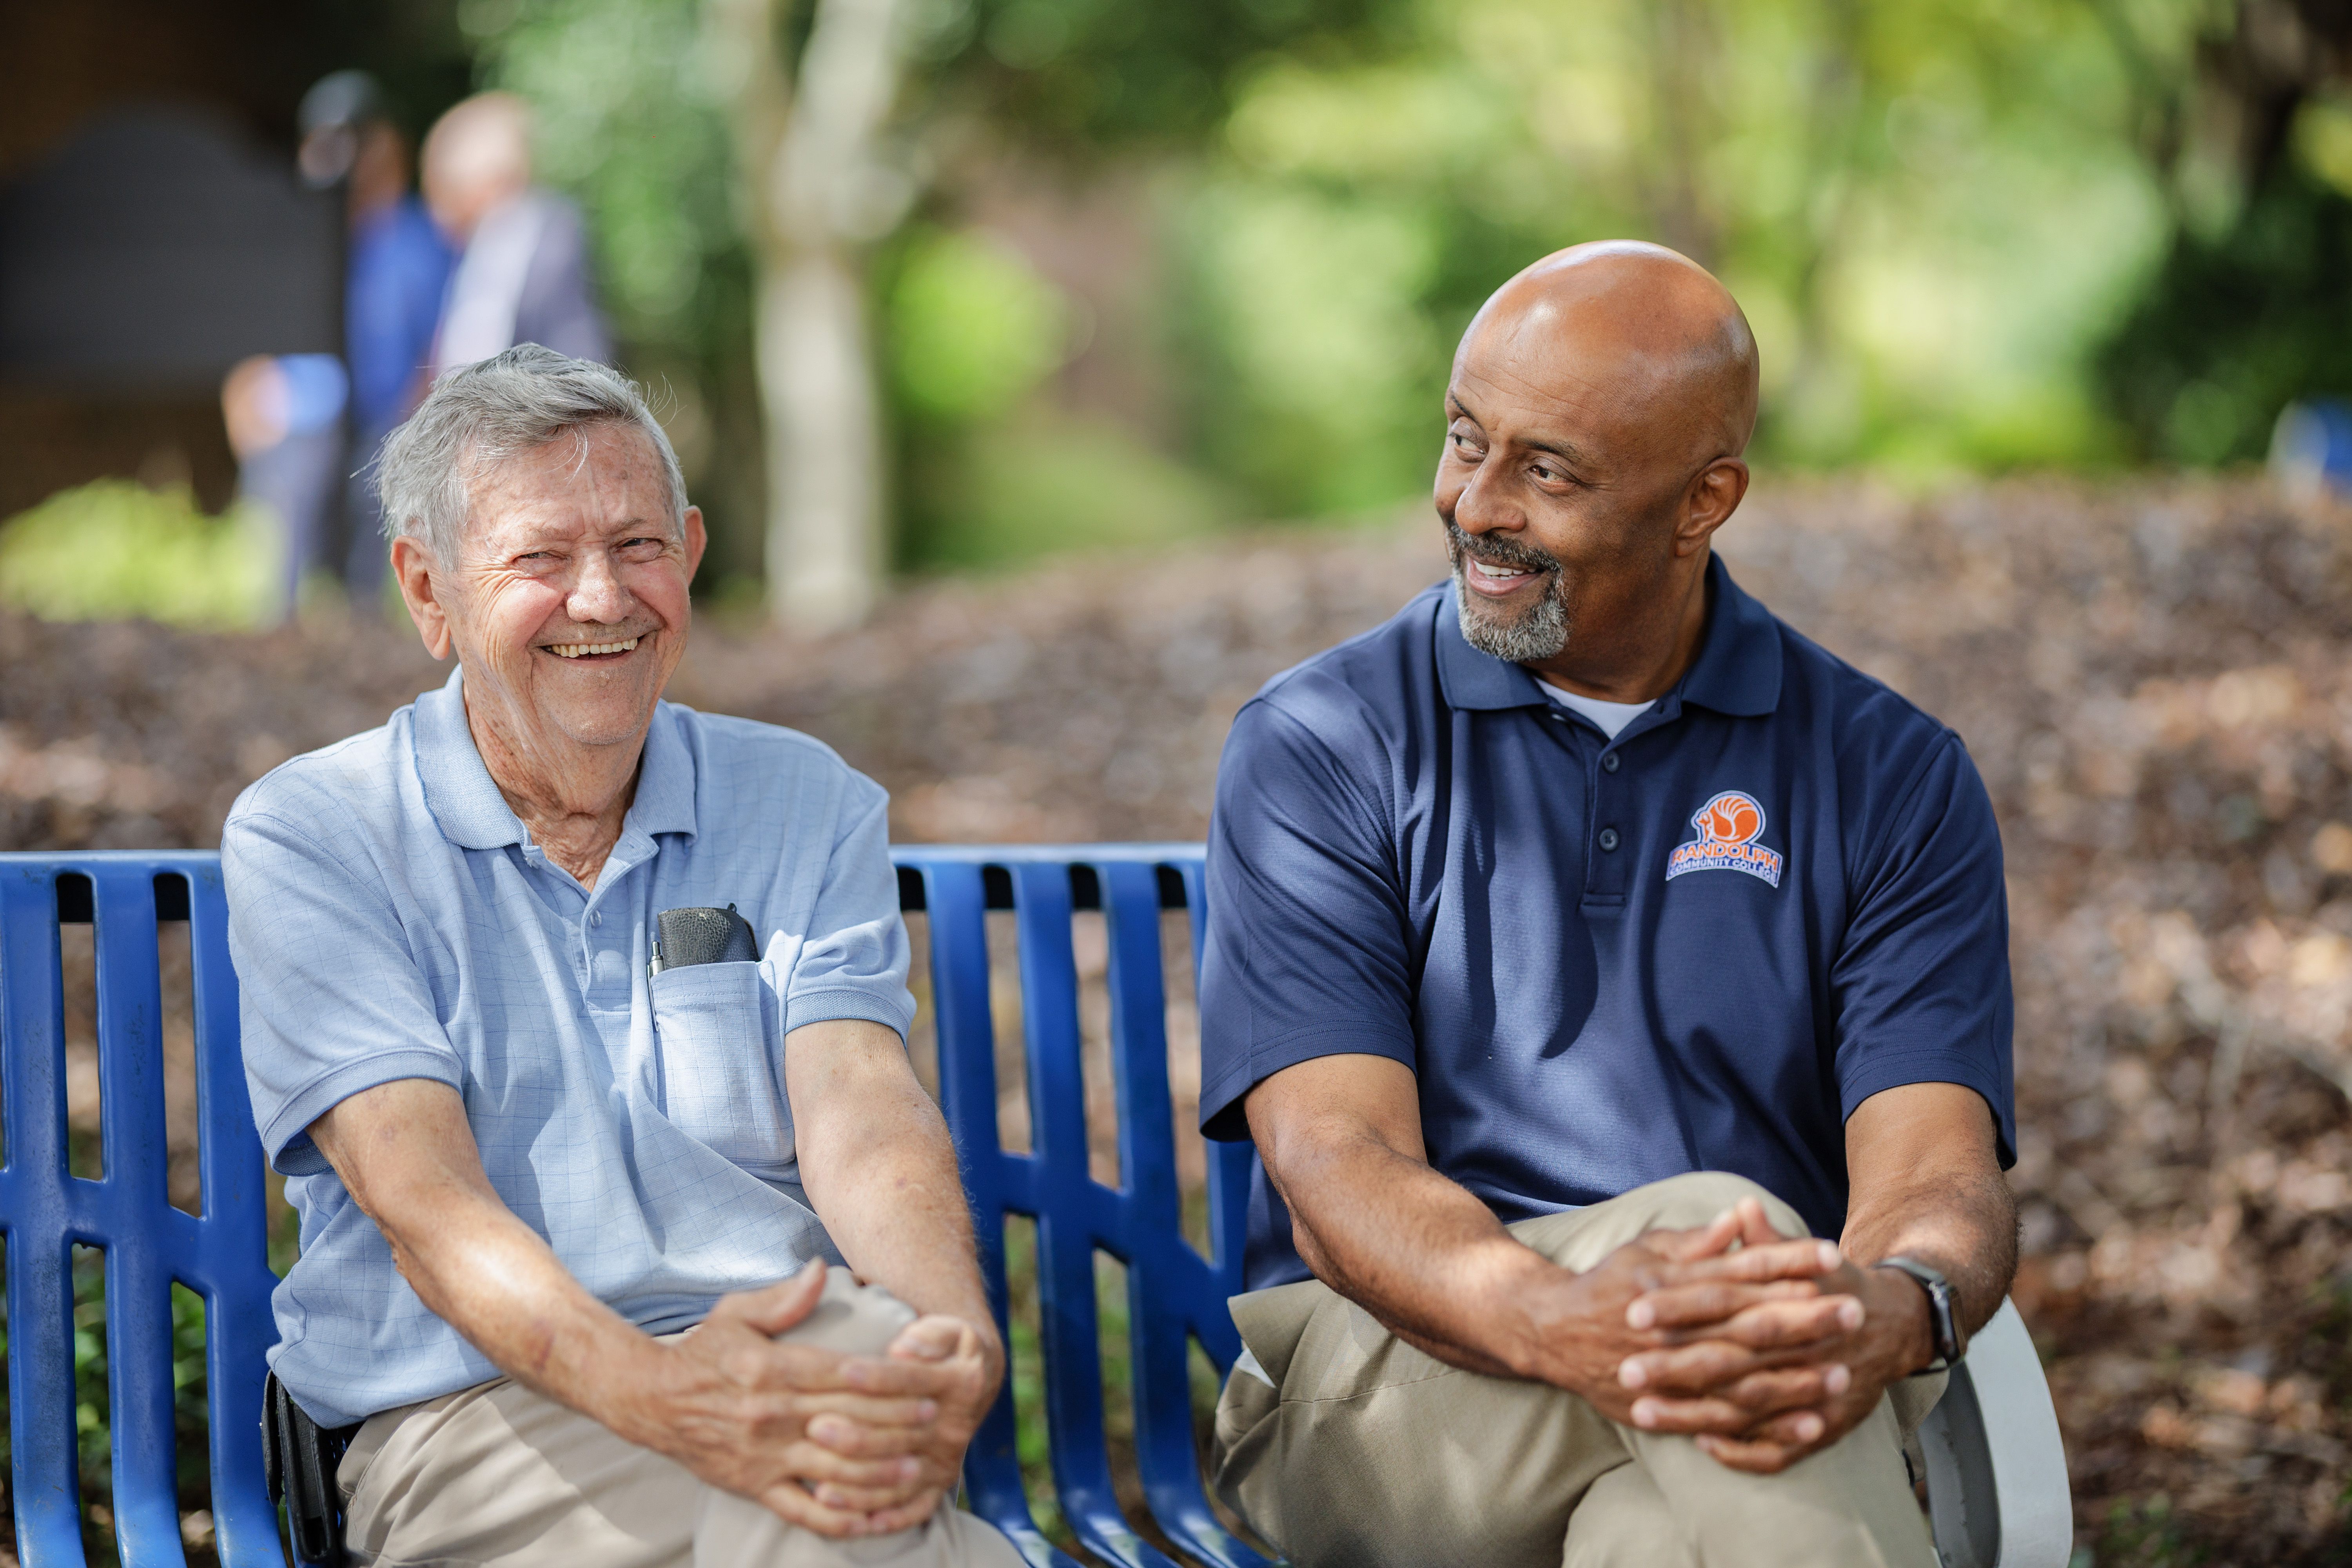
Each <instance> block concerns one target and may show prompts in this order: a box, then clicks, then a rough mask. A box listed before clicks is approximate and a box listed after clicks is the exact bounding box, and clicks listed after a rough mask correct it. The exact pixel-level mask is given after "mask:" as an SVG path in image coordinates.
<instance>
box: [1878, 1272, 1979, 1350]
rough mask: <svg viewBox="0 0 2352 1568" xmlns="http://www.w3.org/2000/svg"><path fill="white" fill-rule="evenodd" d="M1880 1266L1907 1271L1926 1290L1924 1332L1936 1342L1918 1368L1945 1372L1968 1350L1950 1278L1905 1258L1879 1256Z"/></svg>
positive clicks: (1920, 1287)
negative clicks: (1932, 1355) (1929, 1357)
mask: <svg viewBox="0 0 2352 1568" xmlns="http://www.w3.org/2000/svg"><path fill="white" fill-rule="evenodd" d="M1878 1267H1879V1268H1893V1269H1896V1270H1899V1271H1900V1272H1902V1273H1905V1274H1908V1275H1909V1276H1911V1278H1912V1279H1916V1280H1917V1281H1918V1282H1919V1289H1922V1290H1925V1291H1926V1292H1927V1332H1928V1337H1929V1338H1931V1339H1932V1340H1934V1341H1935V1343H1936V1359H1935V1360H1934V1361H1931V1362H1929V1363H1927V1365H1926V1366H1923V1367H1921V1368H1920V1369H1919V1370H1920V1371H1921V1372H1948V1371H1949V1370H1950V1369H1951V1368H1953V1367H1954V1366H1957V1365H1958V1364H1959V1360H1960V1358H1961V1357H1962V1356H1964V1355H1966V1354H1968V1353H1969V1342H1968V1339H1967V1336H1965V1335H1963V1334H1962V1333H1961V1332H1960V1320H1959V1314H1958V1312H1957V1311H1955V1310H1954V1306H1953V1300H1952V1282H1951V1281H1950V1280H1948V1279H1945V1278H1944V1276H1943V1275H1942V1273H1941V1272H1939V1271H1938V1270H1937V1269H1933V1268H1928V1267H1927V1265H1926V1264H1924V1263H1921V1262H1919V1261H1917V1260H1916V1258H1880V1259H1879V1260H1878Z"/></svg>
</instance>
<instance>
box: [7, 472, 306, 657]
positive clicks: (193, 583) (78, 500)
mask: <svg viewBox="0 0 2352 1568" xmlns="http://www.w3.org/2000/svg"><path fill="white" fill-rule="evenodd" d="M282 548H283V547H282V545H281V544H280V543H279V541H278V531H277V529H276V528H275V526H274V525H273V523H272V522H271V521H270V519H269V518H268V514H266V513H265V512H263V511H262V510H260V509H258V508H257V507H252V506H247V505H240V506H237V507H235V508H232V509H231V510H229V511H227V512H226V513H224V514H223V515H221V516H220V517H217V518H213V517H206V516H205V515H204V514H203V513H202V512H200V511H198V510H196V505H195V499H194V496H193V495H191V494H190V493H189V491H188V489H187V488H186V487H185V486H179V487H175V488H173V489H162V490H152V489H148V488H146V487H145V486H144V485H141V484H137V483H134V482H132V481H131V480H129V479H100V480H98V481H96V482H94V483H91V484H87V485H83V486H81V487H79V489H69V490H61V491H59V492H58V494H56V495H54V496H51V497H50V498H49V499H48V500H45V501H43V502H42V503H41V504H40V505H38V506H37V507H35V508H33V509H32V510H29V511H24V512H20V513H18V514H17V515H16V517H14V518H12V519H10V520H8V521H6V522H5V523H0V604H6V605H10V606H12V607H14V608H16V609H19V610H26V611H30V612H31V613H33V614H34V615H37V616H44V617H46V618H47V619H50V620H108V619H116V618H121V617H125V616H146V617H149V618H151V619H153V620H159V621H169V622H173V623H175V624H178V625H181V626H212V627H240V626H262V625H265V624H267V623H268V619H269V617H270V616H271V614H272V613H273V611H274V609H275V606H276V595H277V592H278V589H277V583H278V560H279V556H280V552H281V551H282Z"/></svg>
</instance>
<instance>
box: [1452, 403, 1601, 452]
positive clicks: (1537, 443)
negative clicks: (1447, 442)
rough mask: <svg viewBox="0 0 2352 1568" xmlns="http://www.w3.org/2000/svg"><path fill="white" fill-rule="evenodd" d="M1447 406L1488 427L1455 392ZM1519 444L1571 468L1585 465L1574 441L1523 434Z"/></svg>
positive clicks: (1464, 416) (1477, 423)
mask: <svg viewBox="0 0 2352 1568" xmlns="http://www.w3.org/2000/svg"><path fill="white" fill-rule="evenodd" d="M1445 406H1446V407H1448V408H1450V409H1452V410H1453V411H1454V413H1456V414H1458V415H1460V416H1462V417H1463V418H1465V419H1467V420H1469V421H1470V422H1471V423H1472V424H1474V425H1475V426H1478V428H1480V429H1481V430H1483V429H1485V428H1486V421H1485V420H1483V419H1481V418H1479V417H1478V416H1476V415H1475V414H1473V413H1472V412H1470V410H1469V408H1468V406H1467V405H1465V404H1464V403H1463V401H1462V400H1461V399H1460V398H1459V397H1456V396H1454V394H1452V393H1450V392H1449V393H1447V394H1446V395H1445ZM1517 444H1518V445H1519V446H1522V447H1527V448H1528V450H1530V451H1536V452H1549V453H1550V454H1551V455H1552V456H1553V457H1555V458H1559V460H1560V461H1562V462H1564V463H1566V464H1568V465H1569V467H1570V468H1582V467H1584V466H1585V458H1584V454H1583V452H1581V451H1580V450H1579V449H1578V448H1577V447H1576V444H1575V443H1574V442H1572V441H1560V440H1540V439H1538V438H1536V437H1526V436H1523V437H1519V438H1518V443H1517Z"/></svg>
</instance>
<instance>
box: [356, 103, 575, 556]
mask: <svg viewBox="0 0 2352 1568" xmlns="http://www.w3.org/2000/svg"><path fill="white" fill-rule="evenodd" d="M530 136H531V122H530V106H529V105H527V104H526V103H524V102H523V100H521V99H520V98H517V97H516V96H515V95H514V94H512V93H509V92H484V93H477V94H476V95H475V96H473V97H472V98H469V99H467V100H465V101H463V102H462V103H459V104H457V106H456V107H455V108H453V109H451V110H449V112H448V113H446V114H444V115H443V116H442V117H441V118H440V119H439V120H438V121H435V122H434V126H433V130H432V132H430V133H429V134H428V135H427V136H426V137H425V154H424V174H423V180H424V186H425V203H426V205H428V206H430V207H431V208H432V211H433V221H434V222H435V223H436V224H438V225H439V226H441V230H442V232H443V233H444V234H446V235H447V236H448V237H449V240H450V243H451V244H452V245H454V246H456V247H458V249H459V252H460V254H459V257H458V260H457V272H456V274H455V275H454V276H453V277H452V278H451V279H449V293H448V298H447V300H446V303H445V305H444V306H443V308H442V312H441V325H440V331H438V332H437V333H436V335H435V338H434V342H433V367H434V370H435V372H436V374H437V373H440V372H444V371H449V370H454V369H456V368H457V366H459V365H467V364H474V363H478V362H479V361H482V360H486V359H491V358H494V357H496V356H497V355H499V354H501V353H505V352H506V351H507V350H509V349H510V348H512V347H513V346H514V345H515V344H517V343H540V344H542V345H544V346H545V347H548V348H551V349H553V350H554V351H555V352H556V353H561V354H568V355H569V356H571V357H572V358H573V359H584V360H593V361H595V362H596V363H600V364H602V363H610V361H611V360H612V357H613V342H612V336H611V334H610V333H609V332H607V331H606V330H605V327H604V316H603V314H602V313H601V312H599V311H598V310H597V308H596V290H595V286H594V282H593V278H592V275H591V269H590V268H589V265H588V238H587V231H586V229H585V228H584V227H583V225H582V223H581V220H580V209H579V208H577V207H575V206H573V205H572V204H571V203H570V202H568V201H566V200H564V199H563V198H562V196H559V195H556V194H555V193H554V192H552V191H548V190H544V189H541V188H540V187H539V186H536V185H533V184H531V162H530ZM382 553H383V552H382V551H381V550H379V551H378V552H377V554H378V556H379V557H381V555H382Z"/></svg>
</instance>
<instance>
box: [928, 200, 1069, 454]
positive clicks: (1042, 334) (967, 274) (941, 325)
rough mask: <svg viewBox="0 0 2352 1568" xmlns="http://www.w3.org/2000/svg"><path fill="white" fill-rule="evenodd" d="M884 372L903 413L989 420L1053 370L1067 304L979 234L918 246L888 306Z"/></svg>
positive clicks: (1063, 349)
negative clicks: (888, 371) (887, 351)
mask: <svg viewBox="0 0 2352 1568" xmlns="http://www.w3.org/2000/svg"><path fill="white" fill-rule="evenodd" d="M887 320H888V321H889V325H890V331H889V340H888V341H889V345H890V351H891V353H890V357H891V366H890V368H891V371H892V373H893V374H894V375H895V377H896V384H897V386H898V390H899V393H900V395H901V398H902V400H903V402H904V404H905V405H906V407H907V410H908V413H909V414H911V415H913V416H916V417H919V418H923V419H930V420H939V421H943V422H950V423H952V422H956V421H969V420H979V419H987V418H992V417H994V416H1001V415H1003V414H1004V413H1006V412H1008V411H1009V410H1010V409H1011V408H1012V407H1013V405H1014V403H1015V402H1016V401H1017V400H1018V399H1019V398H1020V397H1021V396H1022V395H1024V393H1027V392H1028V391H1029V390H1030V389H1032V388H1033V387H1034V386H1035V385H1036V384H1037V383H1038V382H1039V381H1041V380H1043V379H1044V378H1045V376H1046V375H1047V374H1050V373H1051V372H1053V371H1054V370H1055V369H1056V368H1058V367H1059V366H1060V364H1061V363H1062V361H1063V360H1064V358H1066V355H1067V352H1068V350H1069V348H1070V347H1071V343H1072V335H1073V329H1074V326H1075V324H1076V323H1075V321H1074V311H1073V310H1072V307H1071V303H1070V301H1069V300H1067V299H1066V298H1065V297H1064V296H1063V294H1062V292H1061V290H1059V289H1055V287H1054V286H1053V285H1052V284H1051V283H1049V282H1047V281H1046V280H1045V279H1043V278H1041V277H1039V276H1038V275H1037V270H1036V268H1033V267H1031V266H1030V265H1029V263H1028V262H1027V261H1025V260H1024V259H1023V258H1022V256H1021V254H1020V252H1018V251H1016V250H1014V249H1013V247H1010V246H1008V245H1006V244H1004V243H1003V241H1001V240H997V239H994V238H992V237H990V236H987V235H982V234H971V233H965V234H935V235H931V236H929V237H925V238H924V239H923V240H922V241H920V242H919V244H917V245H916V246H915V247H914V248H913V250H912V252H911V253H910V255H909V256H908V259H907V261H906V263H905V265H904V267H903V268H902V269H901V270H900V271H899V273H898V283H897V287H896V288H895V289H892V290H891V293H890V298H889V300H888V304H887Z"/></svg>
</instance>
